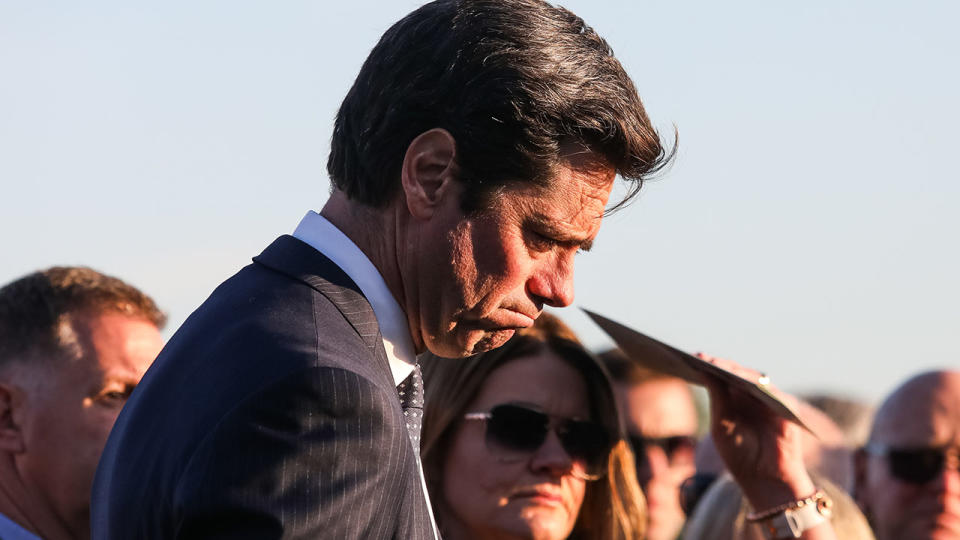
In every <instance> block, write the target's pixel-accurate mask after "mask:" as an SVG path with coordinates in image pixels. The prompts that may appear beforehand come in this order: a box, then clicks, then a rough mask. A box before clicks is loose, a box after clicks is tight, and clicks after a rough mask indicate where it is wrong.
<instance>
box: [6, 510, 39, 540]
mask: <svg viewBox="0 0 960 540" xmlns="http://www.w3.org/2000/svg"><path fill="white" fill-rule="evenodd" d="M0 538H3V540H40V537H39V536H37V535H35V534H33V533H32V532H30V531H28V530H26V529H24V528H23V527H22V526H21V525H20V524H19V523H17V522H16V521H14V520H12V519H10V518H8V517H7V516H5V515H3V514H0Z"/></svg>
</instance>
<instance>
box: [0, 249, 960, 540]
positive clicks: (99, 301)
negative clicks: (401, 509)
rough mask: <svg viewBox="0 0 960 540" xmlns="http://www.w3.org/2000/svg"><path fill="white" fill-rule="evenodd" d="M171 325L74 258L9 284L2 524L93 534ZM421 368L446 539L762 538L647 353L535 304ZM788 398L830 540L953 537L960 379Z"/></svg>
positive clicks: (687, 395) (676, 384)
mask: <svg viewBox="0 0 960 540" xmlns="http://www.w3.org/2000/svg"><path fill="white" fill-rule="evenodd" d="M165 322H166V318H165V316H164V314H163V313H162V312H161V311H160V310H159V309H158V307H157V305H156V303H154V301H153V300H152V299H151V298H150V297H149V296H148V295H146V294H145V293H143V292H141V291H140V290H138V289H136V288H135V287H133V286H131V285H129V284H127V283H125V282H124V281H122V280H120V279H117V278H114V277H111V276H107V275H104V274H102V273H99V272H97V271H95V270H92V269H89V268H85V267H54V268H50V269H46V270H42V271H38V272H35V273H31V274H29V275H27V276H25V277H23V278H20V279H18V280H16V281H14V282H12V283H10V284H7V285H6V286H4V287H3V288H2V289H0V358H2V359H3V361H2V363H0V420H2V422H3V424H2V426H0V526H4V527H7V526H10V524H19V525H21V526H23V527H24V528H29V529H31V530H34V531H36V530H37V528H35V524H37V523H43V524H44V525H43V526H41V527H40V528H41V529H43V530H44V532H45V535H44V537H48V538H88V537H89V510H90V487H91V483H92V479H93V474H94V471H95V468H96V466H97V461H98V458H99V455H100V452H101V450H102V449H103V445H104V443H105V441H106V438H107V435H108V434H109V431H110V428H111V427H112V425H113V422H114V421H115V420H116V418H117V415H118V414H119V412H120V410H121V408H122V407H123V405H124V403H125V402H126V400H127V398H128V397H129V396H130V394H131V393H132V392H133V391H134V389H135V387H136V385H137V383H138V381H139V379H140V378H141V377H142V376H143V374H144V372H145V371H146V370H147V369H148V368H149V366H150V364H151V363H152V362H153V360H154V357H155V356H156V354H157V353H158V352H159V350H160V348H161V347H162V339H161V336H160V330H161V329H162V328H163V327H164V324H165ZM704 358H706V357H704ZM420 362H421V365H422V366H423V372H424V380H425V384H426V387H427V389H428V390H427V393H426V404H425V407H424V409H425V410H424V429H423V436H422V439H421V450H422V455H423V462H424V472H425V476H426V482H427V485H428V488H429V493H430V496H431V500H432V503H433V506H434V512H435V515H436V516H437V521H438V523H439V525H440V527H441V532H442V534H444V536H445V537H448V538H500V537H517V538H524V537H533V538H597V539H606V538H610V539H613V538H646V539H649V540H671V539H676V538H680V537H682V538H688V539H718V540H719V539H731V540H733V539H761V538H765V536H764V534H763V531H762V529H761V527H760V526H759V525H758V524H757V523H753V522H751V520H749V519H747V515H748V512H749V511H750V508H749V505H748V503H747V502H746V501H745V499H744V497H743V496H742V494H741V493H740V488H739V487H738V485H737V483H736V482H735V481H734V479H733V478H731V477H730V476H729V474H727V473H726V471H725V465H724V461H723V459H721V457H720V456H719V455H718V453H717V448H716V446H715V444H714V443H713V441H712V438H711V437H712V435H711V433H710V432H709V431H708V426H709V424H710V419H709V415H710V411H709V406H708V403H707V402H706V401H705V396H704V394H703V393H702V392H699V391H698V390H697V389H695V388H694V387H692V386H691V385H689V384H688V383H687V382H685V381H683V380H680V379H676V378H673V377H670V376H668V375H665V374H662V373H658V372H656V371H653V370H651V369H649V368H647V367H644V363H645V362H644V359H643V358H629V357H627V356H626V355H625V354H623V353H622V352H620V351H619V350H606V351H602V352H600V353H599V354H594V353H593V352H591V351H589V350H588V349H587V348H586V347H584V346H583V345H582V344H581V343H580V341H579V340H578V338H577V336H576V334H575V333H574V332H573V331H572V330H571V329H570V328H569V327H568V326H567V325H566V324H564V323H563V322H562V320H561V319H559V318H557V317H556V316H554V315H551V314H544V315H542V316H541V318H540V319H538V320H537V322H536V324H535V325H534V326H533V327H532V328H530V329H528V330H525V331H523V332H520V333H518V334H517V335H516V336H515V337H514V338H513V339H511V340H510V341H509V342H508V343H507V344H506V345H505V346H503V347H501V348H499V349H495V350H493V351H491V352H487V353H483V354H479V355H476V356H474V357H471V358H469V359H466V360H447V359H442V358H438V357H433V356H431V355H429V354H427V355H425V356H423V357H422V358H421V360H420ZM787 399H793V398H792V397H790V396H788V397H787ZM794 403H795V407H796V409H797V410H798V412H799V414H800V417H801V418H802V419H803V421H804V422H805V423H806V425H807V426H808V427H809V428H810V431H804V432H803V434H802V436H801V439H802V442H801V445H800V446H801V447H802V453H803V462H804V464H805V465H806V467H807V469H808V471H809V472H810V474H811V476H812V477H813V478H814V479H815V482H816V484H817V485H818V486H820V489H822V490H824V491H825V492H826V493H827V495H828V496H829V497H830V499H831V501H832V512H833V523H834V529H835V531H836V533H837V537H838V538H845V539H847V538H849V539H868V538H874V535H875V537H876V538H878V539H882V540H897V539H901V540H906V539H923V538H938V539H945V538H960V454H958V452H960V370H955V369H943V370H936V371H927V372H923V373H917V374H914V375H912V376H911V377H909V378H908V379H907V380H905V381H902V382H901V384H899V385H898V386H897V387H896V388H895V389H894V390H893V391H892V392H890V393H889V395H887V396H886V397H885V398H884V399H883V400H882V401H880V402H879V403H869V402H863V401H858V400H854V399H850V398H849V397H847V396H844V395H840V394H810V395H804V396H796V401H795V402H794ZM757 407H758V408H762V407H761V406H760V405H759V403H758V404H757ZM545 410H549V411H551V414H546V413H544V412H543V411H545ZM544 478H547V479H551V478H552V479H554V480H556V482H555V483H552V484H550V485H554V488H552V489H551V490H545V489H544V487H543V485H544V484H543V482H542V480H543V479H544ZM518 497H519V498H539V499H541V500H543V501H548V502H550V503H551V504H545V505H539V506H537V508H539V510H538V511H536V512H533V511H531V512H527V513H520V514H518V513H517V512H515V511H512V510H511V508H510V506H509V504H508V503H506V502H505V501H508V500H511V499H514V498H518ZM868 523H869V524H868ZM51 525H52V527H51ZM4 530H9V529H4ZM5 537H6V536H5ZM11 537H12V538H18V537H14V536H11ZM23 538H31V537H30V536H23Z"/></svg>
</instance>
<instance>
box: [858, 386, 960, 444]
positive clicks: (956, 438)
mask: <svg viewBox="0 0 960 540" xmlns="http://www.w3.org/2000/svg"><path fill="white" fill-rule="evenodd" d="M870 439H871V440H872V441H875V442H880V443H884V444H889V445H891V446H897V447H910V446H942V445H946V444H960V372H934V373H928V374H924V375H921V376H918V377H915V378H913V379H911V380H910V381H908V382H907V383H905V384H903V385H902V386H901V387H900V388H898V389H897V390H896V391H895V392H894V393H893V394H891V395H890V397H889V398H887V400H886V401H885V402H884V403H883V405H882V406H881V407H880V410H879V411H878V412H877V417H876V420H875V423H874V428H873V433H872V434H871V437H870Z"/></svg>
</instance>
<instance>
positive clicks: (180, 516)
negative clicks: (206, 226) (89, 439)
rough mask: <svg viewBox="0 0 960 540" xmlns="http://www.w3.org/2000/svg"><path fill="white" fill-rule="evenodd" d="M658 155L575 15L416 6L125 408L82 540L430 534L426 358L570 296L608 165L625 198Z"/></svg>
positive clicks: (473, 343)
mask: <svg viewBox="0 0 960 540" xmlns="http://www.w3.org/2000/svg"><path fill="white" fill-rule="evenodd" d="M668 157H669V155H668V153H667V152H666V151H665V150H664V147H663V146H662V145H661V143H660V140H659V137H658V136H657V134H656V133H655V131H654V130H653V129H652V128H651V126H650V123H649V120H648V119H647V117H646V114H645V112H644V110H643V106H642V104H641V102H640V99H639V98H638V97H637V94H636V90H635V88H634V86H633V84H632V82H631V81H630V79H629V78H628V77H627V75H626V73H625V72H624V71H623V68H622V67H621V66H620V64H619V62H617V60H616V59H615V58H614V57H613V55H612V52H611V51H610V49H609V47H608V46H607V44H606V43H605V42H604V41H603V40H602V39H601V38H600V37H599V36H597V35H596V33H594V31H593V30H592V29H590V28H589V27H587V26H585V25H584V23H583V21H582V20H580V19H579V18H577V17H576V16H575V15H573V14H572V13H570V12H568V11H566V10H563V9H559V8H554V7H551V6H549V5H547V4H544V3H542V2H539V1H535V0H496V1H491V0H488V1H480V0H463V1H448V0H441V1H437V2H433V3H431V4H427V5H426V6H424V7H422V8H420V9H418V10H416V11H415V12H413V13H411V14H410V15H408V16H407V17H406V18H404V19H403V20H401V21H400V22H398V23H397V24H395V25H394V26H393V27H392V28H391V29H389V30H388V31H387V32H386V33H385V34H384V36H383V37H382V38H381V40H380V42H379V44H378V45H377V46H376V47H375V48H374V49H373V51H372V52H371V53H370V56H369V58H368V59H367V61H366V62H365V64H364V66H363V68H362V69H361V71H360V74H359V76H358V77H357V80H356V81H355V83H354V85H353V87H352V88H351V90H350V92H349V93H348V95H347V97H346V98H345V100H344V103H343V105H342V106H341V109H340V112H339V114H338V116H337V120H336V125H335V129H334V135H333V139H332V150H331V154H330V159H329V163H328V170H329V173H330V176H331V179H332V182H333V185H334V189H333V191H332V194H331V196H330V198H329V200H328V202H327V203H326V205H325V206H324V207H323V209H322V211H321V212H320V213H319V214H316V213H313V212H310V213H308V214H307V216H306V217H305V218H304V219H303V221H301V223H300V225H299V226H298V227H297V230H296V231H295V232H294V234H293V236H283V237H281V238H279V239H277V240H276V241H275V242H274V243H273V244H272V245H271V246H269V247H268V248H267V249H266V250H265V251H264V252H263V253H262V254H261V255H259V256H258V257H255V258H254V263H253V264H252V265H250V266H248V267H246V268H244V269H243V270H241V271H240V272H239V273H238V274H237V275H235V276H234V277H232V278H230V279H229V280H227V281H226V282H225V283H223V284H222V285H221V286H220V287H219V288H217V290H216V291H214V293H213V294H212V295H211V296H210V298H209V299H208V300H207V301H206V302H205V303H204V304H203V305H202V306H201V307H200V308H199V309H198V310H197V311H196V312H195V313H194V314H193V315H191V317H190V318H189V319H188V320H187V321H186V322H185V323H184V325H183V326H182V327H181V328H180V329H179V330H178V332H177V333H176V335H175V336H174V337H173V338H172V339H171V340H170V342H169V344H168V346H167V347H166V348H165V349H164V351H163V352H162V353H161V355H160V357H159V358H158V360H157V362H156V364H155V365H154V367H153V368H152V369H151V370H150V371H149V373H148V374H147V375H146V377H145V378H144V380H143V382H142V383H141V385H140V387H139V388H138V389H137V392H136V393H135V394H134V396H133V398H132V399H131V401H130V403H129V404H128V405H127V407H126V409H125V410H124V413H123V414H122V415H121V418H120V419H119V421H118V423H117V426H116V428H115V429H114V431H113V433H112V434H111V437H110V440H109V442H108V444H107V448H106V451H105V452H104V455H103V458H102V460H101V463H100V467H99V470H98V473H97V479H96V484H95V487H94V507H93V533H94V538H98V539H107V538H110V539H127V538H338V539H340V538H403V539H408V538H412V539H418V538H434V537H436V536H437V534H438V533H437V531H436V530H435V526H434V525H433V519H432V516H431V512H430V505H429V502H428V499H427V495H426V492H425V489H424V485H423V478H422V474H421V472H420V467H419V459H418V452H417V450H418V448H419V435H418V426H419V414H420V413H419V409H418V408H419V407H420V406H421V404H422V391H423V389H422V387H421V385H420V382H419V369H418V368H417V367H416V355H417V354H418V353H421V352H424V351H426V350H430V351H431V352H433V353H436V354H439V355H442V356H447V357H462V356H466V355H470V354H474V353H477V352H481V351H484V350H488V349H490V348H493V347H497V346H499V345H501V344H503V343H504V342H505V341H506V340H507V339H509V338H510V336H511V335H512V334H513V332H514V331H515V330H516V329H517V328H522V327H526V326H529V325H531V324H532V323H533V321H534V319H536V317H537V316H538V315H539V314H540V312H541V310H542V308H543V306H544V305H552V306H564V305H567V304H569V303H570V302H571V301H572V299H573V287H572V283H573V258H574V255H575V254H576V253H577V251H579V250H580V249H588V248H589V246H590V244H591V243H592V241H593V239H594V237H595V236H596V234H597V231H598V229H599V226H600V220H601V217H602V215H603V214H604V211H605V206H606V203H607V199H608V197H609V194H610V191H611V188H612V184H613V181H614V178H615V176H616V175H617V174H618V173H619V174H620V175H621V176H622V177H624V178H627V179H629V180H631V181H633V183H632V184H631V185H632V186H633V187H634V188H638V187H639V183H640V181H641V180H642V179H643V178H644V177H645V176H647V175H648V174H651V173H652V172H653V171H655V170H656V169H657V168H658V167H659V166H661V165H662V164H663V163H665V162H666V160H667V159H668ZM635 191H636V190H635V189H634V190H631V192H630V193H631V195H632V193H635Z"/></svg>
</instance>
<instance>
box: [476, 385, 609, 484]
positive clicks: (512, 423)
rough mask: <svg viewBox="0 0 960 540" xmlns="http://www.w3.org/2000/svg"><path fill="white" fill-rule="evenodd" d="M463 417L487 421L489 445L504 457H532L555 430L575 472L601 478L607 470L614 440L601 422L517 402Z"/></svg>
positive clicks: (577, 475)
mask: <svg viewBox="0 0 960 540" xmlns="http://www.w3.org/2000/svg"><path fill="white" fill-rule="evenodd" d="M463 417H464V418H465V419H467V420H480V421H484V422H486V436H485V441H486V445H487V449H488V450H489V451H490V453H491V454H492V455H493V456H494V457H495V458H497V459H498V460H500V461H506V462H510V461H521V460H524V459H528V458H530V456H532V455H533V454H534V453H535V452H536V451H537V450H538V449H540V447H541V446H543V443H544V441H546V440H547V435H548V434H549V432H550V430H553V431H554V433H556V435H557V438H558V439H559V440H560V445H561V446H562V447H563V449H564V451H565V452H566V453H567V454H568V455H569V456H570V459H571V460H572V461H573V469H572V474H573V475H574V476H576V477H578V478H580V479H583V480H597V479H599V478H601V477H603V475H604V474H606V470H607V460H608V456H609V454H610V449H611V447H612V446H611V445H612V443H613V440H612V438H611V437H610V436H609V435H608V433H607V430H606V429H605V428H604V426H603V425H601V424H599V423H597V422H591V421H588V420H579V419H575V418H562V417H556V416H552V415H548V414H545V413H543V412H540V411H538V410H535V409H532V408H530V407H526V406H523V405H517V404H513V403H505V404H502V405H497V406H495V407H493V408H491V409H490V410H489V411H485V412H470V413H467V414H465V415H464V416H463Z"/></svg>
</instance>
